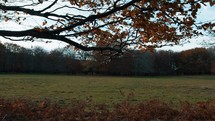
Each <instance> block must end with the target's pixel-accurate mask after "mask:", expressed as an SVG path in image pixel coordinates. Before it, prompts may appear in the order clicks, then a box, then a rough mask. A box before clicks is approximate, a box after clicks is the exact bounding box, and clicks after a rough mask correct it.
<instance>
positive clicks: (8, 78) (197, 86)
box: [0, 74, 215, 104]
mask: <svg viewBox="0 0 215 121" xmlns="http://www.w3.org/2000/svg"><path fill="white" fill-rule="evenodd" d="M0 97H1V98H4V99H14V98H26V99H32V100H43V99H50V100H52V101H55V102H58V103H59V104H69V103H70V101H71V100H72V99H74V98H75V99H78V100H79V99H80V100H82V99H83V100H85V99H92V100H93V101H94V102H95V103H107V104H110V103H118V102H120V101H122V100H126V99H127V98H129V99H130V100H131V101H132V102H134V103H136V102H137V103H138V102H142V101H145V100H154V99H159V100H162V101H165V102H166V101H167V102H176V103H178V102H180V101H188V102H191V103H192V102H198V101H208V100H215V76H161V77H160V76H155V77H111V76H69V75H24V74H23V75H20V74H18V75H17V74H1V75H0Z"/></svg>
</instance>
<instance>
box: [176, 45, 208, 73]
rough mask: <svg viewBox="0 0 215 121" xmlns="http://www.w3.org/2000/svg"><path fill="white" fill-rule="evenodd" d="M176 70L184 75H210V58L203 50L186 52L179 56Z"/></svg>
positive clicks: (205, 50) (196, 49)
mask: <svg viewBox="0 0 215 121" xmlns="http://www.w3.org/2000/svg"><path fill="white" fill-rule="evenodd" d="M179 59H180V61H179V64H178V69H179V71H180V72H181V73H184V74H210V71H211V61H212V56H211V54H210V52H209V51H207V49H205V48H195V49H190V50H186V51H183V52H181V53H180V55H179Z"/></svg>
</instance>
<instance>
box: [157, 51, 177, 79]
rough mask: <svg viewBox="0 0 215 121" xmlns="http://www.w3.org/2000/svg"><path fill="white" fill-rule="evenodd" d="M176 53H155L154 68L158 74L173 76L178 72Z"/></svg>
mask: <svg viewBox="0 0 215 121" xmlns="http://www.w3.org/2000/svg"><path fill="white" fill-rule="evenodd" d="M175 61H176V60H175V53H174V52H173V51H158V52H155V62H154V68H155V72H156V73H157V74H159V75H160V74H161V75H173V74H175V70H176V63H175Z"/></svg>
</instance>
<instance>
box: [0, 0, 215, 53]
mask: <svg viewBox="0 0 215 121" xmlns="http://www.w3.org/2000/svg"><path fill="white" fill-rule="evenodd" d="M15 3H16V4H15ZM214 4H215V1H214V0H63V1H62V0H38V1H37V0H32V1H24V0H23V1H22V2H17V1H15V0H3V1H1V2H0V12H1V16H0V17H1V21H2V22H8V21H14V22H16V23H17V24H20V25H23V26H25V25H26V23H27V22H29V20H30V18H35V19H36V20H38V21H37V22H30V25H31V26H30V27H26V28H27V29H21V30H8V28H1V29H0V36H3V37H5V38H9V39H11V40H17V37H18V38H19V39H20V38H21V40H34V39H35V38H41V39H51V40H58V41H63V42H66V43H68V44H70V45H72V46H75V47H76V48H78V49H81V50H84V51H91V50H101V51H104V50H108V51H110V52H117V53H121V52H123V51H124V50H126V49H128V48H136V49H140V50H146V49H153V48H156V47H162V46H165V45H172V44H178V43H179V41H180V40H182V39H186V38H191V37H193V36H196V35H198V34H201V32H200V31H199V29H205V30H207V29H212V28H213V27H214V23H212V22H205V23H197V22H196V17H197V12H198V10H199V9H200V8H201V7H202V6H206V5H210V6H214ZM14 37H16V38H14Z"/></svg>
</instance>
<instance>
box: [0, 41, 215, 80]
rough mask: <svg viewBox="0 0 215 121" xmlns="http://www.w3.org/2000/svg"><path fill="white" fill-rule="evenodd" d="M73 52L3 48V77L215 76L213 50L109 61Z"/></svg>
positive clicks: (0, 70) (137, 53) (127, 56)
mask: <svg viewBox="0 0 215 121" xmlns="http://www.w3.org/2000/svg"><path fill="white" fill-rule="evenodd" d="M69 49H70V48H69ZM69 49H68V48H63V49H56V50H52V51H50V52H46V51H45V50H43V49H42V48H38V47H37V48H34V49H26V48H23V47H20V46H18V45H15V44H8V43H7V44H5V45H2V44H0V73H43V74H44V73H50V74H51V73H52V74H53V73H58V74H85V75H87V74H90V75H93V74H94V75H119V76H120V75H121V76H122V75H127V76H132V75H136V76H140V75H177V74H179V75H181V74H192V75H198V74H214V68H215V67H214V61H215V55H214V49H213V48H208V49H205V48H195V49H190V50H186V51H183V52H173V51H154V52H150V51H146V52H144V53H142V52H140V51H129V52H127V53H124V55H121V56H116V57H112V58H110V57H108V58H106V57H104V55H103V54H100V53H99V52H93V53H85V52H84V51H73V52H68V50H69Z"/></svg>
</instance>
